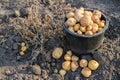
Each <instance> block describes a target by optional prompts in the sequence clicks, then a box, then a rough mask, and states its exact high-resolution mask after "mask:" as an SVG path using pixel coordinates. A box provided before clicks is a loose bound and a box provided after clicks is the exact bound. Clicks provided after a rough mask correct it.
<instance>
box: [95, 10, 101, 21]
mask: <svg viewBox="0 0 120 80" xmlns="http://www.w3.org/2000/svg"><path fill="white" fill-rule="evenodd" d="M93 15H95V16H97V17H98V18H99V19H100V18H101V16H102V13H101V12H100V11H99V10H94V11H93Z"/></svg>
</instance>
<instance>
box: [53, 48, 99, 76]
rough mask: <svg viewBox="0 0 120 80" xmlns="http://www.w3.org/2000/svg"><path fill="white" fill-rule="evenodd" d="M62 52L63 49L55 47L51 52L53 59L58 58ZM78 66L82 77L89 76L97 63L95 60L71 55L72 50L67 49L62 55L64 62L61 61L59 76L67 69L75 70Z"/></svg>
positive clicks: (97, 65) (96, 66)
mask: <svg viewBox="0 0 120 80" xmlns="http://www.w3.org/2000/svg"><path fill="white" fill-rule="evenodd" d="M62 54H63V49H62V48H60V47H57V48H55V49H54V50H53V52H52V57H53V58H54V59H60V58H61V57H62ZM79 67H81V68H82V70H81V74H82V75H83V76H84V77H90V76H91V74H92V70H96V69H97V68H98V67H99V63H98V62H97V61H95V60H90V61H89V62H88V61H87V60H86V59H80V60H79V57H77V56H75V55H73V53H72V51H71V50H69V51H67V52H66V54H65V55H64V62H63V63H62V69H61V70H60V71H59V74H60V75H61V76H64V75H65V74H66V73H67V71H69V70H71V71H73V72H74V71H76V70H77V69H78V68H79Z"/></svg>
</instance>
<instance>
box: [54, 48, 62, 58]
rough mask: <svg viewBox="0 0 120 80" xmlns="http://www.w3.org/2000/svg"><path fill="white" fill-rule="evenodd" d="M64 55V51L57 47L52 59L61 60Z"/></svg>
mask: <svg viewBox="0 0 120 80" xmlns="http://www.w3.org/2000/svg"><path fill="white" fill-rule="evenodd" d="M62 54H63V49H62V48H60V47H57V48H55V49H54V51H53V52H52V57H53V58H55V59H60V58H61V56H62Z"/></svg>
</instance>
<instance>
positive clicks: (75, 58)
mask: <svg viewBox="0 0 120 80" xmlns="http://www.w3.org/2000/svg"><path fill="white" fill-rule="evenodd" d="M71 60H72V61H76V62H77V61H78V60H79V57H77V56H75V55H73V56H72V59H71Z"/></svg>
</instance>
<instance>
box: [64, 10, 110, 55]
mask: <svg viewBox="0 0 120 80" xmlns="http://www.w3.org/2000/svg"><path fill="white" fill-rule="evenodd" d="M90 11H91V10H90ZM92 11H93V10H92ZM66 20H67V18H66V17H65V18H64V19H63V28H64V30H65V32H66V38H67V42H68V44H69V47H70V49H71V50H72V51H73V52H75V53H77V55H80V54H88V53H92V52H93V51H95V50H96V49H98V48H99V47H100V46H101V45H102V44H103V41H104V33H105V31H106V30H107V29H108V25H109V21H108V20H107V18H106V16H105V15H104V14H103V13H102V17H101V20H105V27H104V28H103V29H102V30H101V31H100V32H98V33H96V34H94V35H78V34H75V33H73V32H71V31H69V30H68V28H67V26H66V25H65V21H66Z"/></svg>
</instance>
